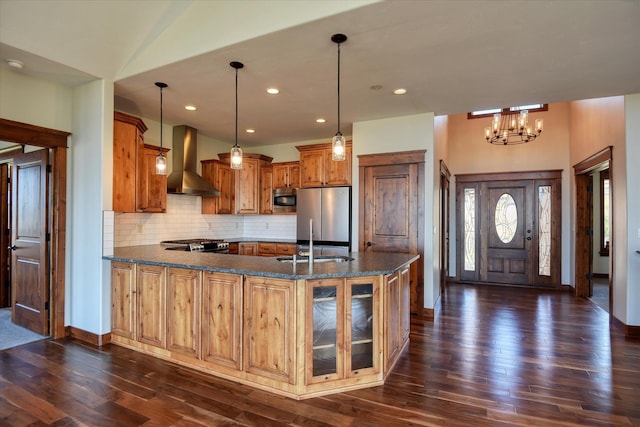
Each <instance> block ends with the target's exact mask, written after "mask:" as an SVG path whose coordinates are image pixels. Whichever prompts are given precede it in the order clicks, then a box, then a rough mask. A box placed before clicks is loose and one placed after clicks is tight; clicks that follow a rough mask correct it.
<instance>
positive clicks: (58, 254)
mask: <svg viewBox="0 0 640 427" xmlns="http://www.w3.org/2000/svg"><path fill="white" fill-rule="evenodd" d="M70 135H71V133H69V132H64V131H60V130H56V129H49V128H44V127H40V126H34V125H30V124H26V123H20V122H15V121H13V120H7V119H2V118H0V140H2V141H7V142H14V143H16V144H20V145H22V146H24V145H32V146H36V147H42V148H47V149H50V150H51V153H50V158H49V159H50V162H51V177H50V182H51V194H50V200H51V209H50V211H49V212H50V213H49V221H50V224H51V241H50V244H51V248H50V249H51V250H50V255H49V256H50V259H49V279H50V299H49V324H50V327H49V333H50V336H51V338H53V339H57V338H62V337H64V336H65V327H64V303H65V292H64V290H65V260H66V234H67V229H66V224H67V203H66V201H67V150H68V148H67V139H68V137H69V136H70ZM11 157H12V155H11V154H10V153H9V154H4V155H2V154H0V159H7V158H11Z"/></svg>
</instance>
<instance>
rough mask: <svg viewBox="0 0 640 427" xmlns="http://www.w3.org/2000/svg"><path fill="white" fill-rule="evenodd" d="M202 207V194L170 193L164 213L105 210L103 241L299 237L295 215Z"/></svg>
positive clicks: (117, 244)
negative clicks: (209, 211)
mask: <svg viewBox="0 0 640 427" xmlns="http://www.w3.org/2000/svg"><path fill="white" fill-rule="evenodd" d="M201 207H202V198H201V197H196V196H184V195H176V194H169V195H167V212H166V213H164V214H146V213H120V212H115V213H114V212H105V213H104V218H105V221H103V224H104V230H103V235H104V237H103V241H104V242H113V243H112V245H113V246H114V247H121V246H137V245H152V244H157V243H159V242H160V241H162V240H175V239H189V238H198V237H204V238H211V239H234V238H258V237H260V238H265V239H292V240H295V238H296V216H295V215H203V214H202V213H201ZM110 218H113V220H111V219H110ZM111 224H113V225H111ZM111 233H113V234H111ZM105 246H106V245H105ZM105 250H107V248H105Z"/></svg>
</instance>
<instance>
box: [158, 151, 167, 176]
mask: <svg viewBox="0 0 640 427" xmlns="http://www.w3.org/2000/svg"><path fill="white" fill-rule="evenodd" d="M166 174H167V158H166V157H165V156H163V155H162V153H160V154H158V156H157V157H156V175H166Z"/></svg>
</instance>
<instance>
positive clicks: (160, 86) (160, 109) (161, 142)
mask: <svg viewBox="0 0 640 427" xmlns="http://www.w3.org/2000/svg"><path fill="white" fill-rule="evenodd" d="M162 89H163V87H162V86H160V155H162Z"/></svg>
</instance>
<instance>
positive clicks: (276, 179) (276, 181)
mask: <svg viewBox="0 0 640 427" xmlns="http://www.w3.org/2000/svg"><path fill="white" fill-rule="evenodd" d="M272 165H273V188H298V187H300V162H281V163H272Z"/></svg>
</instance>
